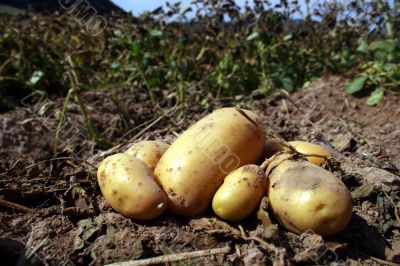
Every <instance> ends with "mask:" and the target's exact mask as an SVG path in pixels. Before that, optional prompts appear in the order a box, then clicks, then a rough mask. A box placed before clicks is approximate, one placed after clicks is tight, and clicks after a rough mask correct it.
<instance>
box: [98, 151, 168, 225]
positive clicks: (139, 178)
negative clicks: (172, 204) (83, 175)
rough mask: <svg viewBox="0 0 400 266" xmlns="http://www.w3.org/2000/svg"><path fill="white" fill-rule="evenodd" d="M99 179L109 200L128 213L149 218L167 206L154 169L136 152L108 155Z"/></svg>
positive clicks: (124, 213) (113, 206)
mask: <svg viewBox="0 0 400 266" xmlns="http://www.w3.org/2000/svg"><path fill="white" fill-rule="evenodd" d="M97 180H98V182H99V186H100V189H101V192H102V193H103V196H104V198H105V199H106V201H107V202H108V203H109V204H110V205H111V207H112V208H113V209H114V210H116V211H117V212H119V213H120V214H122V215H124V216H126V217H130V218H134V219H138V220H149V219H153V218H156V217H157V216H159V215H161V214H162V213H163V212H164V210H165V208H166V204H167V197H166V195H165V193H164V192H163V191H162V189H161V187H160V186H159V185H158V184H157V182H156V181H155V178H154V175H153V173H152V172H151V171H150V169H149V168H148V167H147V165H146V164H145V163H144V162H142V161H141V160H139V159H137V158H135V157H133V156H132V155H129V154H124V153H118V154H114V155H111V156H109V157H107V158H106V159H104V161H103V162H101V164H100V166H99V169H98V171H97Z"/></svg>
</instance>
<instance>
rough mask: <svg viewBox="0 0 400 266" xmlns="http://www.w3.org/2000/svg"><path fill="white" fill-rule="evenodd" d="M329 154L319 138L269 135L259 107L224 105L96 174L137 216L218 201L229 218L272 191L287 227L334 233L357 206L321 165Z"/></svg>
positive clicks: (218, 209) (113, 159)
mask: <svg viewBox="0 0 400 266" xmlns="http://www.w3.org/2000/svg"><path fill="white" fill-rule="evenodd" d="M330 157H331V155H330V154H329V152H327V151H326V150H325V149H324V148H323V147H321V146H318V145H315V144H311V143H307V142H301V141H293V142H289V143H288V144H287V143H286V142H281V141H278V140H266V134H265V131H264V129H263V127H262V126H261V121H260V118H259V117H258V116H257V115H256V114H255V113H253V112H252V111H249V110H242V109H237V108H222V109H218V110H216V111H214V112H213V113H211V114H210V115H208V116H206V117H204V118H203V119H201V120H199V121H198V122H197V123H195V124H193V125H192V126H191V127H190V128H189V129H187V130H186V131H185V132H184V133H183V134H182V135H181V136H179V137H178V138H177V139H176V140H175V141H174V143H173V144H172V145H168V144H165V143H163V142H159V141H141V142H138V143H136V144H134V145H133V146H132V147H130V148H129V149H128V150H127V151H125V152H124V153H118V154H115V155H111V156H109V157H107V158H106V159H105V160H104V161H103V162H102V163H101V164H100V166H99V168H98V174H97V178H98V182H99V186H100V189H101V191H102V193H103V195H104V198H105V199H106V201H107V202H108V203H109V204H110V205H111V207H112V208H114V209H115V210H116V211H117V212H119V213H121V214H122V215H124V216H127V217H130V218H134V219H138V220H148V219H154V218H156V217H158V216H159V215H161V214H162V213H163V212H164V211H165V210H167V211H169V212H170V213H173V214H177V215H180V216H185V217H193V216H197V215H199V214H201V213H203V212H204V211H205V210H206V209H207V208H209V206H210V205H211V206H212V208H213V210H214V212H215V214H216V215H218V216H219V217H221V218H222V219H225V220H227V221H240V220H242V219H244V218H245V217H247V216H248V215H249V214H251V213H252V212H253V211H254V210H255V209H256V208H257V206H258V205H259V204H260V201H261V199H262V197H263V196H264V195H267V196H268V199H269V208H270V210H271V212H272V214H273V215H274V216H275V218H276V219H277V220H278V222H279V223H280V224H281V225H283V226H284V227H286V228H287V229H288V230H290V231H292V232H296V233H301V232H305V231H307V230H313V231H314V232H315V233H318V234H320V235H323V236H328V235H332V234H335V233H337V232H339V231H341V230H342V229H344V227H345V226H346V225H347V224H348V222H349V220H350V217H351V214H352V208H353V205H352V198H351V195H350V192H349V191H348V189H347V188H346V186H345V185H344V184H343V183H342V182H341V181H340V180H339V179H338V178H337V177H336V176H334V175H333V174H332V173H331V172H329V171H327V170H325V169H324V168H322V167H321V166H322V165H324V164H325V163H326V160H327V158H330ZM260 162H262V164H261V165H260V164H259V163H260Z"/></svg>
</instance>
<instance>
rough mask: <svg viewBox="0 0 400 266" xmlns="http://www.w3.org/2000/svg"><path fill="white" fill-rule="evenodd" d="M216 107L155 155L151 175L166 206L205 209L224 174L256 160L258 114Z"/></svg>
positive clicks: (260, 138) (178, 210)
mask: <svg viewBox="0 0 400 266" xmlns="http://www.w3.org/2000/svg"><path fill="white" fill-rule="evenodd" d="M243 111H244V112H245V113H246V114H247V115H248V116H249V117H250V118H251V119H252V120H253V121H250V120H249V119H248V118H246V117H244V116H243V115H242V114H240V113H239V112H238V111H237V110H235V108H222V109H218V110H216V111H214V112H213V113H211V114H210V115H208V116H206V117H204V118H203V119H201V120H200V121H198V122H197V123H195V124H194V125H192V126H191V127H190V128H189V129H188V130H187V131H185V132H184V133H183V134H182V135H181V136H180V137H178V138H177V139H176V140H175V142H174V143H173V144H172V145H171V146H170V148H169V149H168V150H167V151H166V152H165V154H164V155H163V156H162V157H161V160H160V161H159V163H158V164H157V167H156V170H155V175H156V177H157V178H158V179H159V182H160V183H161V185H162V187H163V188H164V191H166V192H167V195H168V210H169V211H170V212H172V213H175V214H178V215H182V216H195V215H198V214H200V213H202V212H203V211H205V210H206V209H207V207H208V206H209V205H210V203H211V200H212V198H213V196H214V194H215V192H216V191H217V189H218V188H219V187H220V186H221V184H222V182H223V180H224V177H225V176H226V175H227V174H229V173H230V172H231V171H233V170H234V169H236V168H238V167H240V166H242V165H246V164H251V163H256V162H257V160H258V159H259V157H260V156H261V154H262V152H263V147H264V141H265V132H264V130H263V129H262V128H261V127H260V126H258V125H257V123H258V124H259V123H260V119H259V118H258V116H257V115H256V114H255V113H253V112H251V111H248V110H243Z"/></svg>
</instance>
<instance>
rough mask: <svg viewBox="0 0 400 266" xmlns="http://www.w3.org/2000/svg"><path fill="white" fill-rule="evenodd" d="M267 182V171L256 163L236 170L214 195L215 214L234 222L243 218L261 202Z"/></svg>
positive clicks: (226, 178) (213, 206)
mask: <svg viewBox="0 0 400 266" xmlns="http://www.w3.org/2000/svg"><path fill="white" fill-rule="evenodd" d="M267 183H268V181H267V178H266V177H265V172H264V171H263V170H262V169H261V168H260V167H259V166H257V165H255V164H250V165H245V166H242V167H240V168H238V169H236V170H234V171H233V172H231V173H230V174H229V175H228V176H227V177H225V180H224V183H223V184H222V186H221V187H220V188H219V189H218V191H217V193H215V195H214V198H213V201H212V208H213V210H214V212H215V214H217V215H218V216H219V217H221V218H222V219H225V220H228V221H232V222H236V221H240V220H243V219H244V218H246V217H247V216H248V215H249V214H250V213H251V212H253V211H254V210H255V208H256V207H257V206H258V205H259V204H260V201H261V199H262V197H263V196H264V194H265V191H266V189H267Z"/></svg>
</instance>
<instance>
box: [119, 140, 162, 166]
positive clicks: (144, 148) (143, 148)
mask: <svg viewBox="0 0 400 266" xmlns="http://www.w3.org/2000/svg"><path fill="white" fill-rule="evenodd" d="M168 148H169V145H168V144H166V143H164V142H161V141H150V140H144V141H140V142H138V143H135V144H133V145H132V146H131V147H130V148H129V149H127V150H126V151H125V152H124V153H126V154H130V155H133V156H135V157H136V158H138V159H140V160H142V161H143V162H144V163H145V164H146V165H147V166H148V167H149V168H150V170H151V171H152V172H154V169H155V168H156V165H157V163H158V161H159V160H160V158H161V156H162V155H163V154H164V153H165V151H166V150H167V149H168Z"/></svg>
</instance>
